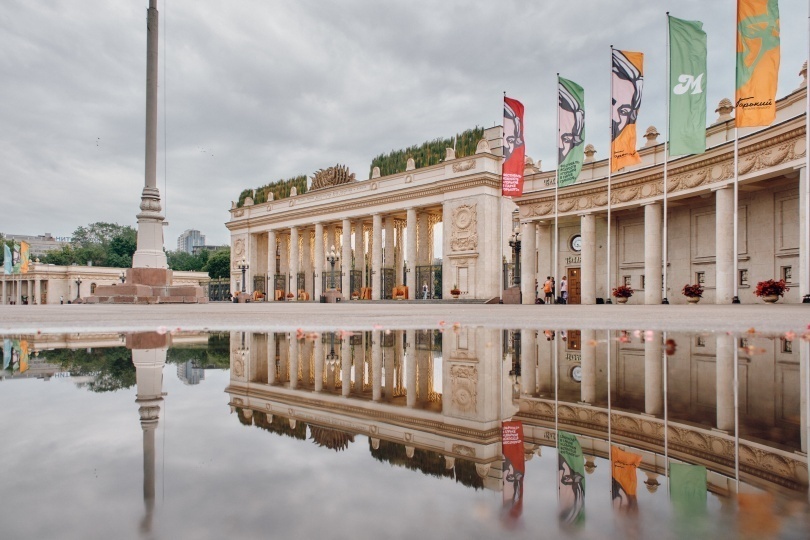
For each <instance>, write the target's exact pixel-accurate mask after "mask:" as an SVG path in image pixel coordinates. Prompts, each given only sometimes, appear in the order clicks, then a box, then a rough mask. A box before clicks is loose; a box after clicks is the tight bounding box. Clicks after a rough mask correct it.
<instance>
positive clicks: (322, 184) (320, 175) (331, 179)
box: [309, 164, 357, 191]
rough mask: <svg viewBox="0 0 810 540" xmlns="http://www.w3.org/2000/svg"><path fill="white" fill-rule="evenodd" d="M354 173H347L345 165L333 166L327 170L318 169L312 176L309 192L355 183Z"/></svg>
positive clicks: (347, 169)
mask: <svg viewBox="0 0 810 540" xmlns="http://www.w3.org/2000/svg"><path fill="white" fill-rule="evenodd" d="M356 181H357V180H355V178H354V173H350V172H349V168H348V167H347V166H345V165H340V164H338V165H335V166H334V167H329V168H328V169H320V170H319V171H318V172H316V173H315V174H314V175H313V176H312V185H311V186H310V188H309V191H313V190H316V189H323V188H327V187H332V186H339V185H341V184H350V183H352V182H356Z"/></svg>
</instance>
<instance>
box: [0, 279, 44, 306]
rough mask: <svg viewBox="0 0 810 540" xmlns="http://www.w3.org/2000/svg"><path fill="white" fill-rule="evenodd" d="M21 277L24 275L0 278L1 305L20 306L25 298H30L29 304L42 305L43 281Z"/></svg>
mask: <svg viewBox="0 0 810 540" xmlns="http://www.w3.org/2000/svg"><path fill="white" fill-rule="evenodd" d="M20 276H22V274H20V275H19V276H4V277H3V278H0V305H8V304H12V303H15V304H17V305H20V304H22V297H23V296H27V297H28V302H29V303H33V304H41V303H42V280H40V279H30V278H25V277H20Z"/></svg>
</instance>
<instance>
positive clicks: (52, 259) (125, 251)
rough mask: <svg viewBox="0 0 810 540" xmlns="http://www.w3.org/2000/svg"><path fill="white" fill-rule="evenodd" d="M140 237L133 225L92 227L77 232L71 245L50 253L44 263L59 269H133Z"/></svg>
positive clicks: (95, 225)
mask: <svg viewBox="0 0 810 540" xmlns="http://www.w3.org/2000/svg"><path fill="white" fill-rule="evenodd" d="M137 237H138V233H137V231H136V230H135V229H134V228H132V227H130V226H129V225H118V224H117V223H104V222H97V223H91V224H90V225H88V226H86V227H79V228H77V229H76V230H75V231H74V232H73V238H72V240H71V243H70V244H68V245H66V246H63V247H62V249H59V250H55V251H50V252H48V253H47V254H45V256H44V257H43V259H42V262H44V263H48V264H57V265H70V264H77V265H86V264H88V263H92V264H93V266H111V267H115V268H131V267H132V255H133V254H134V253H135V249H136V248H137V242H138V241H137Z"/></svg>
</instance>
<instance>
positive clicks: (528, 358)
mask: <svg viewBox="0 0 810 540" xmlns="http://www.w3.org/2000/svg"><path fill="white" fill-rule="evenodd" d="M532 228H534V227H532ZM532 297H534V291H532ZM520 390H521V394H524V395H527V396H533V395H535V394H536V393H537V331H536V330H534V329H531V328H524V329H522V330H521V331H520Z"/></svg>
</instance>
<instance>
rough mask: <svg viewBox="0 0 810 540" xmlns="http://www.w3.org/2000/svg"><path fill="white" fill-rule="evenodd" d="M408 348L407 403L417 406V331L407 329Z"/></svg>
mask: <svg viewBox="0 0 810 540" xmlns="http://www.w3.org/2000/svg"><path fill="white" fill-rule="evenodd" d="M405 337H406V341H407V342H408V349H407V351H406V353H405V384H406V386H407V389H406V393H405V396H406V397H405V403H406V405H407V406H408V407H410V408H413V407H415V406H416V331H414V330H406V331H405Z"/></svg>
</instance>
